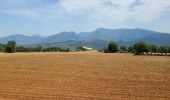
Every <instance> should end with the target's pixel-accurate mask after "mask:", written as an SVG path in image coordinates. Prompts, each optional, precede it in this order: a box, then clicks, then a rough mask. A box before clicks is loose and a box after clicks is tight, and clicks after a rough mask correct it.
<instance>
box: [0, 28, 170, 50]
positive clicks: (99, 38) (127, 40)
mask: <svg viewBox="0 0 170 100" xmlns="http://www.w3.org/2000/svg"><path fill="white" fill-rule="evenodd" d="M8 40H16V42H17V43H18V44H24V45H28V44H34V45H35V44H36V45H38V44H41V45H43V46H61V47H69V48H75V47H77V46H80V45H83V46H88V47H93V48H104V47H105V46H106V45H107V44H108V43H109V42H110V41H115V42H117V43H118V44H119V45H124V44H128V45H133V44H134V43H136V42H139V41H144V42H147V43H152V44H156V45H170V34H167V33H161V32H154V31H150V30H144V29H104V28H99V29H97V30H95V31H92V32H81V33H75V32H61V33H59V34H54V35H51V36H48V37H41V36H26V35H21V34H16V35H12V36H7V37H3V38H0V43H6V42H7V41H8Z"/></svg>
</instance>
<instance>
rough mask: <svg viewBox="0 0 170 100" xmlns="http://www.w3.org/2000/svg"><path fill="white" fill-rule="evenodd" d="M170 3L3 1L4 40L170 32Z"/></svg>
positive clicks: (0, 7)
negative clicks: (91, 33)
mask: <svg viewBox="0 0 170 100" xmlns="http://www.w3.org/2000/svg"><path fill="white" fill-rule="evenodd" d="M169 23H170V0H0V37H1V36H7V35H11V34H25V35H37V34H39V35H44V36H47V35H51V34H56V33H59V32H62V31H75V32H84V31H85V32H87V31H93V30H95V29H97V28H111V29H117V28H130V29H133V28H143V29H148V30H154V31H158V32H166V33H170V24H169Z"/></svg>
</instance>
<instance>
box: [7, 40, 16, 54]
mask: <svg viewBox="0 0 170 100" xmlns="http://www.w3.org/2000/svg"><path fill="white" fill-rule="evenodd" d="M15 46H16V42H15V41H8V43H7V44H6V47H5V52H7V53H14V52H15Z"/></svg>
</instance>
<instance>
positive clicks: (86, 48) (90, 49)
mask: <svg viewBox="0 0 170 100" xmlns="http://www.w3.org/2000/svg"><path fill="white" fill-rule="evenodd" d="M83 49H84V50H85V51H92V50H93V48H89V47H83Z"/></svg>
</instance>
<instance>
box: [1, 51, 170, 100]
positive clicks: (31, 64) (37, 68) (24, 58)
mask: <svg viewBox="0 0 170 100" xmlns="http://www.w3.org/2000/svg"><path fill="white" fill-rule="evenodd" d="M1 99H2V100H57V99H68V100H71V99H72V100H82V99H84V100H88V99H95V100H109V99H110V100H170V57H157V56H133V55H132V54H104V53H97V52H72V53H14V54H5V53H0V100H1Z"/></svg>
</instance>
